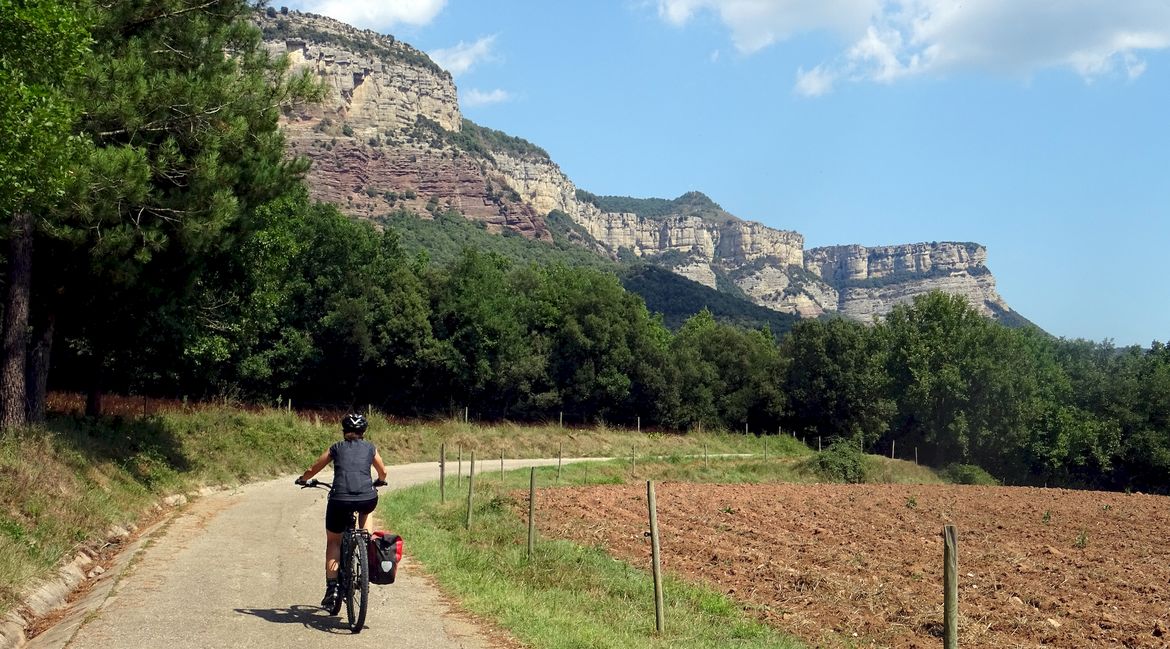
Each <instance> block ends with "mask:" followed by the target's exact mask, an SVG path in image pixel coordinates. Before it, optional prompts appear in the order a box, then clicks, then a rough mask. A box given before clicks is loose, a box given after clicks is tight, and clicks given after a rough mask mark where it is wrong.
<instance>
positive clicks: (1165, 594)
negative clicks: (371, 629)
mask: <svg viewBox="0 0 1170 649" xmlns="http://www.w3.org/2000/svg"><path fill="white" fill-rule="evenodd" d="M656 492H657V494H656V495H657V500H658V520H659V527H660V530H661V539H662V551H663V566H664V569H665V570H666V571H667V572H668V573H670V574H674V575H678V576H683V577H685V578H689V579H698V580H703V581H706V582H708V583H710V584H712V585H714V586H715V587H716V588H718V589H720V590H722V591H723V592H725V593H728V594H729V595H731V596H732V597H734V598H736V599H737V600H739V601H741V602H743V603H745V604H749V605H751V606H749V609H751V610H754V611H756V612H757V615H759V616H760V617H761V618H762V619H764V620H765V621H767V622H768V623H770V624H772V625H774V626H776V627H778V628H781V629H783V630H785V631H788V632H790V633H792V634H794V635H797V636H800V637H802V638H804V639H805V640H806V641H808V642H809V644H810V645H812V646H818V647H843V646H878V647H932V648H934V647H938V646H941V639H940V638H941V635H942V618H943V597H942V564H943V560H942V557H943V548H942V537H941V531H942V527H943V525H945V524H953V525H955V526H956V527H957V528H958V532H959V574H960V579H959V611H960V618H959V646H961V647H1069V648H1072V647H1078V648H1080V647H1170V498H1167V497H1162V496H1148V495H1141V494H1133V495H1129V494H1117V493H1103V492H1091V491H1066V490H1057V489H1029V488H1018V487H959V486H906V485H698V484H682V483H665V484H658V485H656ZM538 498H539V499H538V507H539V513H538V518H539V522H540V527H541V530H542V532H541V533H542V535H551V536H553V537H558V538H564V539H570V540H574V541H576V542H578V543H582V544H586V545H601V546H604V547H606V548H607V549H608V551H609V552H611V553H612V554H614V555H616V556H619V557H621V558H624V559H627V560H629V561H631V562H633V563H635V564H640V565H645V566H647V569H648V568H649V565H650V543H649V539H648V538H646V536H645V532H646V530H647V529H649V525H648V522H647V509H646V489H645V486H644V485H642V486H599V487H585V488H560V489H549V490H544V491H542V492H541V493H540V495H539V497H538ZM667 597H669V593H667ZM668 624H669V620H668Z"/></svg>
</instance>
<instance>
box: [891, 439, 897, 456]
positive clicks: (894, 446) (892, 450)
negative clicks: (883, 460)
mask: <svg viewBox="0 0 1170 649" xmlns="http://www.w3.org/2000/svg"><path fill="white" fill-rule="evenodd" d="M897 446H898V440H896V439H895V440H891V441H890V459H891V460H892V459H894V449H895V448H897Z"/></svg>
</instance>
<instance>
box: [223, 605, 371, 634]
mask: <svg viewBox="0 0 1170 649" xmlns="http://www.w3.org/2000/svg"><path fill="white" fill-rule="evenodd" d="M236 612H237V613H244V614H246V615H255V616H256V617H258V618H260V619H261V620H266V621H268V622H275V623H276V624H301V625H303V626H304V627H305V628H306V629H316V630H318V631H327V632H329V633H345V634H348V633H349V632H350V631H349V628H348V627H347V626H346V625H345V622H344V621H343V620H342V619H340V618H337V617H333V616H331V615H327V614H326V613H325V611H323V610H321V609H320V608H318V607H316V606H306V605H304V604H293V605H292V606H290V607H288V608H237V609H236Z"/></svg>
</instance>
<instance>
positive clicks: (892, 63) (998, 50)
mask: <svg viewBox="0 0 1170 649" xmlns="http://www.w3.org/2000/svg"><path fill="white" fill-rule="evenodd" d="M704 11H707V12H711V13H712V14H714V15H716V16H717V17H718V18H719V20H720V21H721V22H722V23H723V25H724V26H725V27H726V28H727V29H728V31H729V33H730V36H731V40H732V42H733V43H734V44H735V46H736V47H737V48H738V49H739V50H740V51H741V52H743V53H745V54H751V53H753V52H756V51H758V50H760V49H762V48H764V47H767V46H769V45H771V44H773V43H776V42H780V41H783V40H786V39H788V38H791V37H792V36H795V35H797V34H801V33H805V32H827V33H831V34H833V35H835V36H836V37H837V38H839V39H841V40H842V41H843V42H845V43H848V45H847V46H846V47H845V49H844V50H843V51H842V52H841V53H840V54H839V55H838V56H837V57H835V58H834V59H832V60H830V61H822V62H820V63H819V64H817V65H815V67H813V68H812V70H810V71H808V72H805V71H804V70H803V69H801V70H800V71H798V73H797V81H796V88H795V90H796V92H798V93H800V94H804V95H808V96H816V95H818V94H823V93H824V92H827V91H828V89H829V88H831V87H832V84H833V82H834V80H849V81H877V82H885V83H892V82H895V81H898V80H900V79H904V78H908V77H913V76H920V75H941V74H947V73H950V72H954V71H957V70H971V69H973V70H984V71H990V72H993V73H997V74H1006V75H1013V76H1022V77H1027V76H1029V75H1031V74H1033V73H1035V72H1037V71H1039V70H1042V69H1046V68H1066V69H1071V70H1073V71H1075V72H1076V73H1077V74H1079V75H1081V76H1082V77H1084V78H1085V79H1086V80H1087V81H1091V80H1093V79H1095V78H1098V77H1102V76H1108V75H1114V74H1120V75H1124V76H1125V77H1127V78H1129V79H1131V80H1132V79H1136V78H1137V77H1139V76H1141V75H1142V74H1143V73H1144V72H1145V70H1146V62H1145V61H1144V60H1143V59H1142V58H1141V55H1142V53H1143V52H1147V51H1151V50H1160V49H1166V48H1168V47H1170V2H1167V1H1166V0H1121V1H1119V0H658V15H659V16H660V17H661V18H662V19H663V20H664V21H666V22H668V23H670V24H673V25H684V24H686V23H687V22H688V21H690V20H692V19H693V18H694V17H695V16H696V15H697V14H699V13H700V12H704Z"/></svg>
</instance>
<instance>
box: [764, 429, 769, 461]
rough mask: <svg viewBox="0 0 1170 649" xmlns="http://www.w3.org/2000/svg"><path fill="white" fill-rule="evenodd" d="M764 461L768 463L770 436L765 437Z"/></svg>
mask: <svg viewBox="0 0 1170 649" xmlns="http://www.w3.org/2000/svg"><path fill="white" fill-rule="evenodd" d="M764 461H765V462H767V461H768V436H767V435H765V436H764Z"/></svg>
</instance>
